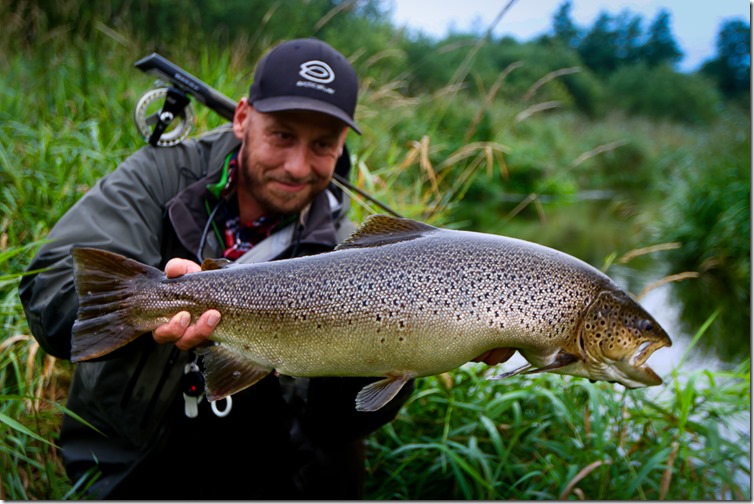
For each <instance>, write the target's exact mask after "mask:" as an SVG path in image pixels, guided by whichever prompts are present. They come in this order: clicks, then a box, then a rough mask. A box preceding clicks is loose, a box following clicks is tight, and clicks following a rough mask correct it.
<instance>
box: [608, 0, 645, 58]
mask: <svg viewBox="0 0 754 504" xmlns="http://www.w3.org/2000/svg"><path fill="white" fill-rule="evenodd" d="M641 24H642V18H641V16H639V15H638V14H633V13H631V12H630V11H628V10H624V11H622V12H621V13H620V14H619V15H618V17H617V18H615V34H616V36H617V47H616V49H617V51H618V53H617V56H618V59H619V60H620V62H621V64H626V65H631V64H634V63H637V62H638V61H639V60H640V59H641V46H642V36H643V35H644V30H643V28H642V26H641Z"/></svg>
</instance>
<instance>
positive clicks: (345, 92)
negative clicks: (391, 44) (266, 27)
mask: <svg viewBox="0 0 754 504" xmlns="http://www.w3.org/2000/svg"><path fill="white" fill-rule="evenodd" d="M358 93H359V80H358V78H357V77H356V71H355V70H354V69H353V67H352V66H351V64H350V63H349V62H348V60H346V58H345V57H343V55H342V54H340V53H339V52H338V51H336V50H335V49H333V47H332V46H330V45H329V44H327V43H325V42H322V41H321V40H318V39H315V38H306V39H296V40H289V41H287V42H283V43H282V44H279V45H277V46H275V48H274V49H272V50H271V51H270V52H269V53H267V54H266V55H265V56H264V57H263V58H262V59H261V60H259V63H258V64H257V69H256V72H255V73H254V83H253V84H252V85H251V89H250V90H249V103H251V104H252V105H253V106H254V109H255V110H258V111H259V112H279V111H282V110H314V111H317V112H322V113H324V114H328V115H331V116H333V117H337V118H338V119H340V120H341V121H343V122H344V123H346V124H348V125H349V126H350V127H351V128H353V130H354V131H355V132H356V133H358V134H361V130H360V129H359V128H358V126H356V121H355V120H354V117H353V116H354V112H355V111H356V101H357V99H358Z"/></svg>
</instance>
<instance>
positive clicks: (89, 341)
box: [71, 247, 165, 362]
mask: <svg viewBox="0 0 754 504" xmlns="http://www.w3.org/2000/svg"><path fill="white" fill-rule="evenodd" d="M71 255H72V256H73V269H74V278H75V285H76V292H77V293H78V296H79V308H78V314H77V318H76V321H75V322H74V323H73V337H72V339H71V360H72V361H73V362H78V361H84V360H89V359H94V358H96V357H100V356H102V355H105V354H108V353H110V352H112V351H114V350H116V349H118V348H120V347H122V346H124V345H126V344H128V343H130V342H131V341H133V340H135V339H136V338H137V337H139V336H140V335H141V334H142V333H144V332H147V331H151V330H152V329H154V327H141V326H139V325H138V324H135V323H134V322H133V312H134V310H135V309H137V308H138V307H135V306H134V305H133V303H132V298H133V293H134V292H135V291H137V290H138V289H139V288H140V287H141V286H142V285H143V284H144V283H148V282H153V281H159V280H161V279H163V278H165V275H164V274H163V272H162V271H160V270H158V269H157V268H153V267H151V266H147V265H146V264H142V263H140V262H138V261H134V260H133V259H129V258H127V257H124V256H122V255H120V254H115V253H113V252H108V251H106V250H100V249H95V248H85V247H77V248H73V249H72V250H71Z"/></svg>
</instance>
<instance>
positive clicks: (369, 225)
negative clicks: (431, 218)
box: [336, 214, 438, 250]
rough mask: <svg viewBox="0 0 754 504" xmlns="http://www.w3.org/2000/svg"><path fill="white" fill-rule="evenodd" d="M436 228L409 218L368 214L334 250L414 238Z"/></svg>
mask: <svg viewBox="0 0 754 504" xmlns="http://www.w3.org/2000/svg"><path fill="white" fill-rule="evenodd" d="M437 229H438V228H436V227H433V226H430V225H429V224H424V223H423V222H419V221H415V220H411V219H401V218H398V217H391V216H389V215H382V214H377V215H370V216H369V217H367V218H366V219H365V220H364V222H363V223H362V224H361V226H360V227H359V228H358V229H357V230H356V231H354V232H353V234H351V236H349V237H348V238H347V239H346V240H345V241H344V242H343V243H341V244H340V245H338V246H337V247H336V250H342V249H348V248H365V247H379V246H380V245H388V244H390V243H398V242H402V241H408V240H414V239H416V238H420V237H421V236H423V235H424V234H425V233H427V232H429V231H437Z"/></svg>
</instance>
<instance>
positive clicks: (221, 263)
mask: <svg viewBox="0 0 754 504" xmlns="http://www.w3.org/2000/svg"><path fill="white" fill-rule="evenodd" d="M231 264H233V261H229V260H228V259H222V258H221V259H205V260H204V261H202V271H212V270H218V269H223V268H227V267H228V266H230V265H231Z"/></svg>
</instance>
